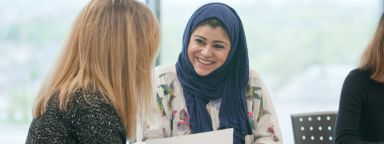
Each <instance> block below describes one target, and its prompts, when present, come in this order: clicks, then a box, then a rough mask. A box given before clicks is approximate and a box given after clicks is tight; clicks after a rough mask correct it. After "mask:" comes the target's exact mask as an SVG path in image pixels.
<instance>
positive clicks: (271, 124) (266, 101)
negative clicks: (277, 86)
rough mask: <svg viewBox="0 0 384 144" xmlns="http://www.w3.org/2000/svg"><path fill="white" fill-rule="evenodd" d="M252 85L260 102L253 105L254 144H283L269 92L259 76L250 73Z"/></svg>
mask: <svg viewBox="0 0 384 144" xmlns="http://www.w3.org/2000/svg"><path fill="white" fill-rule="evenodd" d="M250 80H251V82H250V83H253V84H254V85H255V86H256V88H257V89H256V91H255V92H257V96H259V97H258V100H257V99H255V101H254V103H253V119H254V124H255V129H254V131H253V141H252V143H253V144H282V143H283V142H282V136H281V131H280V126H279V123H278V120H277V116H276V112H275V108H274V106H273V102H272V99H271V97H270V95H269V93H268V90H267V88H266V86H265V84H264V82H263V81H262V79H261V77H260V76H259V74H257V73H256V72H254V71H251V72H250Z"/></svg>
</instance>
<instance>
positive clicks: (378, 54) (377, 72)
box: [359, 13, 384, 83]
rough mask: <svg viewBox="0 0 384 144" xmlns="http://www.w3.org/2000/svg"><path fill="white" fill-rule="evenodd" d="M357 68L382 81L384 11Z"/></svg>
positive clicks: (383, 75) (383, 74)
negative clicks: (367, 71)
mask: <svg viewBox="0 0 384 144" xmlns="http://www.w3.org/2000/svg"><path fill="white" fill-rule="evenodd" d="M359 68H360V69H363V70H369V71H371V72H372V75H371V78H372V79H373V80H375V81H377V82H382V83H384V13H383V14H382V15H381V19H380V22H379V25H378V27H377V29H376V32H375V34H374V36H373V39H372V40H371V42H370V44H369V45H368V47H367V49H366V50H365V51H364V53H363V55H362V56H361V60H360V65H359Z"/></svg>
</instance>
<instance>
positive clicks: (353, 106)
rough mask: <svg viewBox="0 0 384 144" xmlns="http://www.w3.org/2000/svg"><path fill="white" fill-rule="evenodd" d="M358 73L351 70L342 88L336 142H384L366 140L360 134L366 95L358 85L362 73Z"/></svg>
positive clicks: (361, 143)
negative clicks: (361, 116)
mask: <svg viewBox="0 0 384 144" xmlns="http://www.w3.org/2000/svg"><path fill="white" fill-rule="evenodd" d="M357 74H358V73H353V72H351V73H350V74H349V75H348V76H347V78H346V79H345V81H344V84H343V88H342V90H341V96H340V104H339V112H338V114H337V121H336V128H335V144H384V142H364V141H361V140H360V138H359V136H358V130H359V123H360V115H361V110H362V105H363V103H364V97H363V91H362V89H361V87H360V86H358V83H359V81H358V79H359V78H358V77H360V75H357ZM360 83H361V82H360Z"/></svg>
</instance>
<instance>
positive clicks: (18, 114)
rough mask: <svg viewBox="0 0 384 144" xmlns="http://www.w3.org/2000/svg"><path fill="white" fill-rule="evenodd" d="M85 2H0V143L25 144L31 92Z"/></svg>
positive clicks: (44, 73)
mask: <svg viewBox="0 0 384 144" xmlns="http://www.w3.org/2000/svg"><path fill="white" fill-rule="evenodd" d="M86 2H88V0H65V1H52V0H33V1H31V0H1V1H0V13H1V14H0V19H1V22H0V135H1V138H0V143H4V144H5V143H6V144H13V143H15V144H16V143H18V144H20V143H25V139H26V136H27V132H28V128H29V124H30V122H31V120H32V106H33V102H34V98H35V96H36V93H37V91H38V89H39V87H40V85H41V82H42V81H43V78H44V77H45V76H46V75H47V74H48V72H49V71H50V69H51V67H52V65H53V64H54V62H55V61H56V58H57V54H58V52H59V51H60V50H61V49H62V47H63V44H64V42H65V40H66V38H67V36H68V33H69V31H70V29H71V25H72V23H73V22H74V20H75V18H76V16H77V15H78V13H79V12H80V10H81V8H82V7H83V6H84V5H85V3H86Z"/></svg>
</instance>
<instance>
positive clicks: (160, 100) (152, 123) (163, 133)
mask: <svg viewBox="0 0 384 144" xmlns="http://www.w3.org/2000/svg"><path fill="white" fill-rule="evenodd" d="M168 71H169V68H168V67H166V66H160V67H156V68H155V70H154V80H153V82H154V93H155V94H154V95H153V102H152V107H151V108H152V113H151V114H150V115H151V116H150V119H149V120H147V121H145V122H144V126H143V136H144V137H143V139H144V141H145V140H147V139H155V138H164V137H170V136H172V135H171V118H172V117H171V116H172V112H170V111H171V110H170V109H169V106H168V105H169V104H170V103H168V102H169V96H165V95H169V92H170V87H169V86H168V85H169V84H168V78H165V73H166V72H168Z"/></svg>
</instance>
